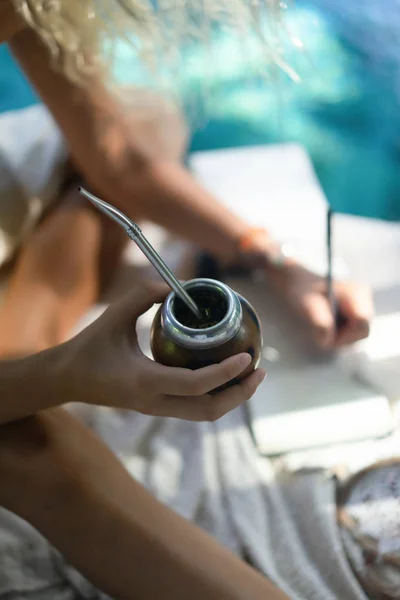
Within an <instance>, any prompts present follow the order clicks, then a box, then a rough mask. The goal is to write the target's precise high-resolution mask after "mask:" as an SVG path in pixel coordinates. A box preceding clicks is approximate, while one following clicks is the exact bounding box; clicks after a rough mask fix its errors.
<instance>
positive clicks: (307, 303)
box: [302, 293, 335, 348]
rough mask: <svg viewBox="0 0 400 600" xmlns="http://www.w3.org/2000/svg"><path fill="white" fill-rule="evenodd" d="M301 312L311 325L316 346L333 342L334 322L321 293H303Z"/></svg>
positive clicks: (328, 344) (325, 346)
mask: <svg viewBox="0 0 400 600" xmlns="http://www.w3.org/2000/svg"><path fill="white" fill-rule="evenodd" d="M302 312H303V316H304V318H305V319H306V321H307V322H308V323H309V325H311V327H312V334H313V337H314V339H315V342H316V343H317V344H318V346H321V347H322V348H327V347H328V346H330V345H331V344H333V341H334V337H335V322H334V318H333V315H332V311H331V308H330V306H329V302H328V300H327V299H326V298H325V297H324V296H323V295H322V294H318V293H310V294H305V296H304V297H303V299H302Z"/></svg>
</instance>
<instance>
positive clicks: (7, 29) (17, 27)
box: [0, 0, 26, 44]
mask: <svg viewBox="0 0 400 600" xmlns="http://www.w3.org/2000/svg"><path fill="white" fill-rule="evenodd" d="M25 27H26V24H25V22H24V20H23V19H22V17H20V15H19V14H18V12H17V10H16V9H15V7H14V4H13V2H12V1H11V0H0V44H3V43H4V42H8V41H10V40H11V39H12V38H13V37H14V35H16V34H17V33H19V32H20V31H21V30H22V29H24V28H25Z"/></svg>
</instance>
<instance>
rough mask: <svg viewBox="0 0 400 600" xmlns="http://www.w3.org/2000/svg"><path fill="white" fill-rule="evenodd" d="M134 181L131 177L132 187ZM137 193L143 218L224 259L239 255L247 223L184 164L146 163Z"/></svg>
mask: <svg viewBox="0 0 400 600" xmlns="http://www.w3.org/2000/svg"><path fill="white" fill-rule="evenodd" d="M127 183H128V181H127V182H126V184H127ZM137 185H138V184H137V181H133V180H132V187H133V188H134V187H135V186H136V187H137ZM137 196H138V197H139V198H140V199H141V198H143V204H144V209H145V211H146V212H145V215H144V216H145V218H147V219H149V220H151V221H152V222H154V223H157V224H158V225H161V226H162V227H165V228H166V229H168V230H169V231H170V232H172V233H174V234H176V235H179V236H180V237H182V238H184V239H186V240H189V241H191V242H193V243H194V244H196V245H198V246H199V247H200V248H202V249H204V250H206V251H208V252H211V253H212V254H213V255H214V256H216V257H217V258H219V259H220V260H221V261H223V262H227V263H232V262H234V261H235V259H236V258H237V257H238V252H239V243H240V239H241V237H242V236H243V234H244V233H245V232H246V231H247V230H248V227H249V223H247V222H246V221H244V220H243V219H241V218H240V217H238V216H237V215H236V214H235V213H233V212H231V211H230V210H229V209H228V208H227V207H226V206H225V205H224V204H223V203H221V202H219V201H218V200H217V199H216V198H215V197H214V196H213V195H212V194H210V193H209V192H208V191H207V190H206V189H205V188H204V187H203V186H202V185H201V184H200V183H199V182H197V181H196V179H195V178H194V176H193V175H192V174H191V173H190V172H189V171H188V170H187V169H186V168H185V167H184V166H183V165H181V164H178V163H177V162H172V161H170V162H161V161H158V162H153V163H152V164H151V165H150V167H148V166H147V167H146V170H145V172H144V173H143V176H142V179H141V188H140V189H138V192H137Z"/></svg>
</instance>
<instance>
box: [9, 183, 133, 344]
mask: <svg viewBox="0 0 400 600" xmlns="http://www.w3.org/2000/svg"><path fill="white" fill-rule="evenodd" d="M124 243H125V238H124V236H123V233H122V232H120V230H119V229H118V227H117V226H116V225H115V224H114V223H112V222H109V221H108V222H107V221H106V220H105V219H103V218H102V217H101V216H100V215H98V214H97V213H96V212H95V211H94V210H92V209H91V208H90V207H89V206H88V205H87V204H86V203H85V202H84V201H83V200H82V199H80V198H79V194H78V192H77V189H76V186H73V187H71V188H70V189H69V190H68V191H67V192H66V193H65V195H64V196H63V198H62V199H61V202H60V204H59V206H58V207H57V208H56V209H55V210H54V211H53V213H51V215H50V216H49V217H48V218H47V219H46V220H45V221H44V222H43V223H42V225H41V226H40V227H39V228H38V230H37V231H36V232H35V233H34V234H33V235H32V237H31V238H30V240H29V241H28V242H27V244H26V246H25V248H24V249H23V250H22V252H21V256H20V257H19V259H18V261H17V264H16V267H15V269H14V272H13V273H12V275H11V278H10V281H9V286H8V289H7V293H6V298H5V301H4V304H3V306H2V307H1V309H0V356H7V355H8V356H10V355H21V354H27V353H31V352H35V351H39V350H43V349H45V348H47V347H50V346H53V345H56V344H58V343H61V342H62V341H64V340H65V339H66V337H67V336H68V333H69V332H70V330H71V328H72V327H73V326H74V324H75V323H76V321H77V320H78V319H79V318H80V317H81V316H82V314H83V313H84V312H85V311H86V310H87V309H88V308H89V307H90V306H91V305H92V304H93V303H94V302H95V301H96V299H97V298H98V295H99V292H100V290H101V288H102V287H104V285H106V284H107V283H108V281H109V279H110V276H111V275H112V273H113V271H114V270H115V267H116V264H117V262H118V259H119V258H120V255H121V251H122V249H123V246H124Z"/></svg>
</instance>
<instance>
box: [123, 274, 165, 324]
mask: <svg viewBox="0 0 400 600" xmlns="http://www.w3.org/2000/svg"><path fill="white" fill-rule="evenodd" d="M170 291H171V290H170V288H169V287H168V286H167V285H166V284H164V283H153V282H152V283H148V282H145V281H144V282H140V283H138V284H136V285H135V287H134V288H133V289H132V290H131V291H130V292H128V293H127V294H126V296H124V297H123V298H122V300H120V301H119V302H116V303H115V304H114V305H113V306H112V312H113V314H114V318H115V321H116V322H119V323H123V324H125V323H127V322H129V323H130V324H132V323H135V322H136V321H137V319H138V318H139V317H140V316H141V315H143V314H144V313H145V312H147V311H148V310H149V309H150V308H151V307H152V306H153V304H159V303H161V302H163V301H164V300H165V298H166V297H167V295H168V294H169V292H170Z"/></svg>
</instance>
